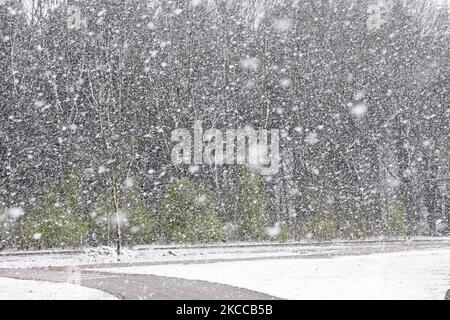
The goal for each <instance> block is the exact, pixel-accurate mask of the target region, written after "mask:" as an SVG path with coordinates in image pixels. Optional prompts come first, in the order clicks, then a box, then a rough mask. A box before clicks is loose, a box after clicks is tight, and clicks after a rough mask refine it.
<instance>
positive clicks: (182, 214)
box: [158, 178, 222, 242]
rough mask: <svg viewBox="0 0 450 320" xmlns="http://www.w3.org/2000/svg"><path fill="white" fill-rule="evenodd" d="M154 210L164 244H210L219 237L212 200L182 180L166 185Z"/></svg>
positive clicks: (202, 190)
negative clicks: (166, 242)
mask: <svg viewBox="0 0 450 320" xmlns="http://www.w3.org/2000/svg"><path fill="white" fill-rule="evenodd" d="M158 209H159V212H158V216H159V223H160V228H161V233H162V236H163V237H164V238H165V240H166V241H168V242H213V241H217V240H219V239H221V237H222V228H221V222H220V220H219V218H218V216H217V212H216V205H215V199H214V198H213V196H212V195H211V194H210V192H208V191H207V190H206V189H204V188H202V187H200V186H197V185H196V184H194V183H193V182H192V181H190V180H188V179H186V178H182V179H174V180H172V181H171V182H170V183H169V184H168V186H167V187H166V193H165V196H164V197H163V198H162V199H161V201H160V202H159V204H158Z"/></svg>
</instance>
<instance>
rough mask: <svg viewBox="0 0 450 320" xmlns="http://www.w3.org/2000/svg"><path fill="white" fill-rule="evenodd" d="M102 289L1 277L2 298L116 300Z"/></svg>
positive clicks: (0, 292) (0, 293) (0, 290)
mask: <svg viewBox="0 0 450 320" xmlns="http://www.w3.org/2000/svg"><path fill="white" fill-rule="evenodd" d="M115 299H116V298H115V297H113V296H112V295H110V294H107V293H105V292H102V291H100V290H95V289H89V288H84V287H81V286H77V285H74V284H69V283H50V282H40V281H31V280H16V279H8V278H0V300H115Z"/></svg>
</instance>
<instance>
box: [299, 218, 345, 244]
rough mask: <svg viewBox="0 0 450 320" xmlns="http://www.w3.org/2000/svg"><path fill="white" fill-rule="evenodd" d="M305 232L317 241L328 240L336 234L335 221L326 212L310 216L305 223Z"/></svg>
mask: <svg viewBox="0 0 450 320" xmlns="http://www.w3.org/2000/svg"><path fill="white" fill-rule="evenodd" d="M305 232H306V234H308V235H310V236H311V237H312V239H314V240H317V241H328V240H331V239H333V238H334V237H335V236H336V232H337V224H336V221H335V220H334V219H333V218H332V217H330V216H329V215H327V214H319V215H316V216H314V217H312V218H311V219H310V220H309V221H308V223H307V224H306V230H305Z"/></svg>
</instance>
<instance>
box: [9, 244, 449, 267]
mask: <svg viewBox="0 0 450 320" xmlns="http://www.w3.org/2000/svg"><path fill="white" fill-rule="evenodd" d="M447 245H448V247H449V248H450V238H448V237H442V238H417V239H416V238H415V239H414V241H412V240H411V241H397V242H394V241H390V240H389V241H388V240H383V241H373V240H372V241H360V242H355V241H352V242H346V241H336V242H330V243H322V244H319V243H285V244H280V243H272V244H267V243H253V244H248V243H246V244H229V245H224V244H221V245H202V246H163V247H162V246H145V247H139V248H135V250H129V249H125V250H123V254H122V255H121V257H120V261H121V262H130V263H136V262H163V261H164V262H170V261H173V262H177V261H180V260H182V261H189V260H214V259H220V260H223V259H230V260H231V259H241V258H245V259H248V258H263V257H272V258H273V257H292V256H302V257H310V256H315V257H317V256H318V255H320V256H334V255H356V254H362V253H376V252H380V253H381V252H390V251H406V250H417V249H427V248H431V247H437V246H439V247H445V246H447ZM17 253H18V252H3V253H0V268H40V267H44V268H45V267H65V266H68V267H69V266H78V265H95V264H108V263H115V262H117V255H116V254H115V249H114V248H108V247H100V248H92V249H89V248H87V249H85V250H84V251H83V252H81V253H69V254H68V253H61V252H56V251H55V252H52V251H49V252H46V253H45V254H43V253H41V254H38V253H39V252H34V253H33V254H31V255H27V254H26V252H21V253H20V255H16V254H17Z"/></svg>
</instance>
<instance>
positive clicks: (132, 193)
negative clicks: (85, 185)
mask: <svg viewBox="0 0 450 320" xmlns="http://www.w3.org/2000/svg"><path fill="white" fill-rule="evenodd" d="M119 191H120V193H119V195H118V199H119V200H118V201H119V202H118V205H119V217H120V231H121V237H122V242H123V244H126V245H130V246H132V245H139V244H149V243H151V242H153V241H155V239H156V236H155V234H156V222H155V216H154V214H153V213H152V212H150V211H149V210H148V209H147V206H146V205H145V203H144V201H143V200H142V199H141V197H140V195H139V192H138V190H137V189H136V188H121V189H120V190H119ZM108 219H109V221H110V228H109V230H108ZM91 232H92V234H93V238H94V242H95V243H96V244H104V245H108V244H109V245H110V244H111V243H108V232H109V240H114V241H115V240H117V212H116V209H115V206H114V205H113V200H112V197H111V195H110V192H109V190H106V191H105V192H103V194H102V195H101V196H99V198H98V199H97V201H96V203H95V210H94V213H93V214H92V215H91Z"/></svg>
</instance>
